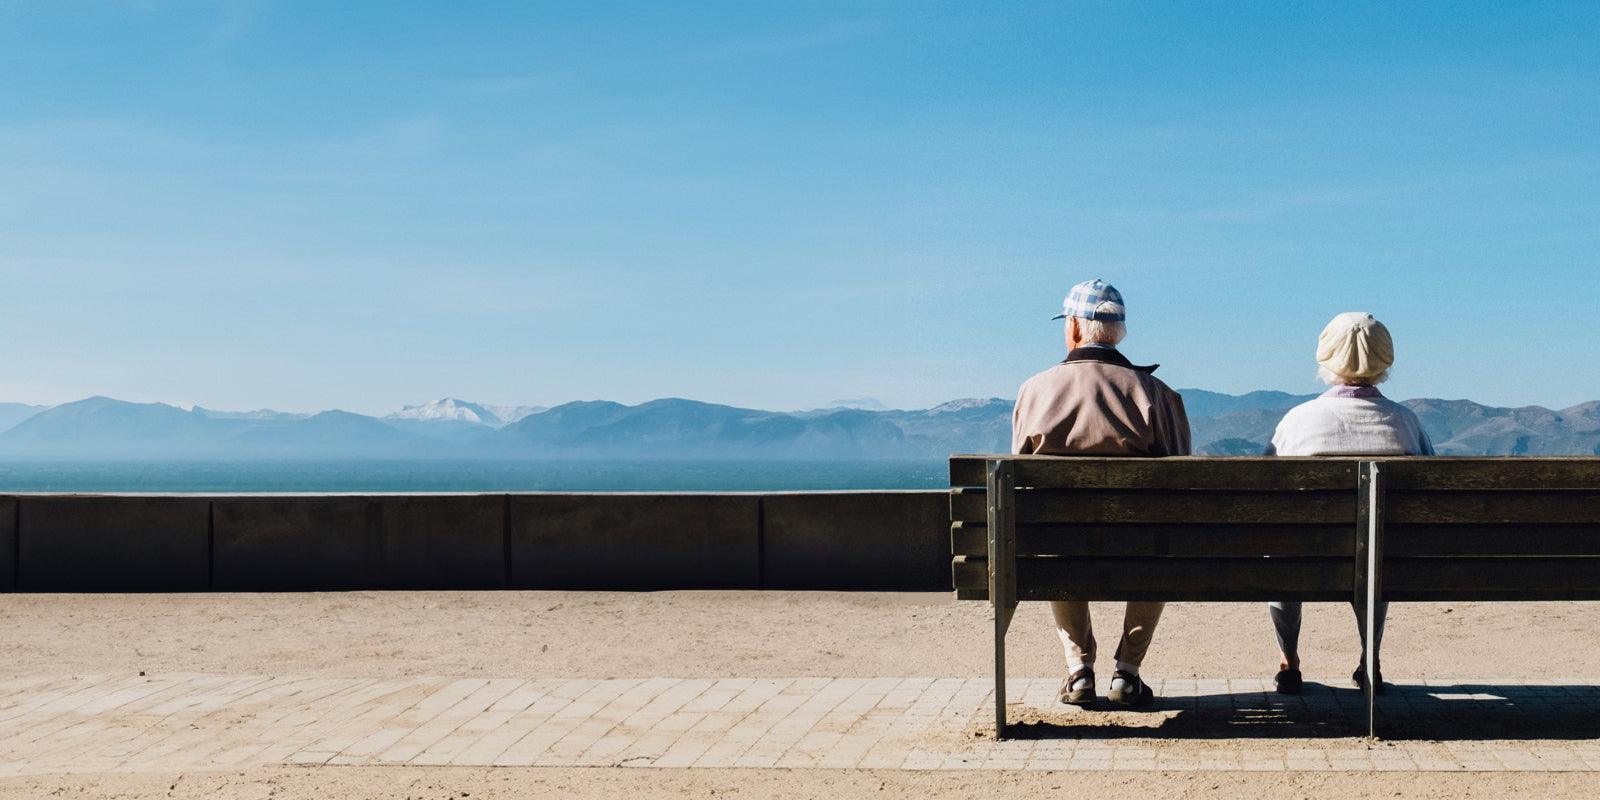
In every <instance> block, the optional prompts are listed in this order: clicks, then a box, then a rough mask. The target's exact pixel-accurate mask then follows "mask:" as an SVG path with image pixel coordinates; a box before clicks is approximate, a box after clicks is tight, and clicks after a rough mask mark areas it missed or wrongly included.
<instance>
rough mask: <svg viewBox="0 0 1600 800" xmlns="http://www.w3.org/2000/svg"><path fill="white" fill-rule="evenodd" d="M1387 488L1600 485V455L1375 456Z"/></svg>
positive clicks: (1506, 487) (1428, 488)
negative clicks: (1489, 456)
mask: <svg viewBox="0 0 1600 800" xmlns="http://www.w3.org/2000/svg"><path fill="white" fill-rule="evenodd" d="M1378 460H1380V461H1382V463H1383V470H1384V480H1385V481H1386V482H1387V485H1388V487H1389V490H1390V491H1413V490H1430V489H1435V490H1437V489H1545V488H1560V487H1568V488H1587V489H1600V458H1593V457H1587V456H1582V457H1571V458H1550V457H1540V458H1526V457H1503V458H1448V459H1441V458H1407V459H1393V460H1389V459H1378Z"/></svg>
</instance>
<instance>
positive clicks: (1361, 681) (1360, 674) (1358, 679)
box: [1350, 667, 1383, 694]
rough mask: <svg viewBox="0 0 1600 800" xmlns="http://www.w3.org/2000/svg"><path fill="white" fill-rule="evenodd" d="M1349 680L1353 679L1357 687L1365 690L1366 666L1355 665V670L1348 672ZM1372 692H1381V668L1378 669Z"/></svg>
mask: <svg viewBox="0 0 1600 800" xmlns="http://www.w3.org/2000/svg"><path fill="white" fill-rule="evenodd" d="M1350 680H1352V681H1355V683H1356V688H1357V689H1360V690H1362V691H1366V690H1367V668H1366V667H1356V671H1355V672H1352V673H1350ZM1372 693H1373V694H1383V670H1381V669H1380V670H1378V685H1376V686H1374V687H1372Z"/></svg>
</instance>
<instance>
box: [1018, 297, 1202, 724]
mask: <svg viewBox="0 0 1600 800" xmlns="http://www.w3.org/2000/svg"><path fill="white" fill-rule="evenodd" d="M1056 319H1064V320H1066V339H1067V358H1066V360H1065V361H1062V362H1061V363H1060V364H1057V365H1055V366H1053V367H1051V368H1050V369H1047V370H1045V371H1044V372H1041V373H1039V374H1037V375H1035V376H1033V377H1032V378H1029V379H1028V381H1027V382H1026V383H1024V384H1022V390H1021V391H1020V392H1018V394H1017V406H1016V409H1015V410H1014V411H1013V412H1012V418H1011V449H1012V450H1013V451H1014V452H1017V453H1022V454H1027V453H1040V454H1048V455H1066V456H1091V455H1092V456H1180V455H1188V454H1189V418H1188V416H1187V415H1186V414H1185V413H1184V410H1183V398H1182V397H1181V396H1180V395H1179V394H1178V393H1177V392H1174V391H1173V390H1172V389H1170V388H1168V387H1167V385H1166V384H1165V383H1162V382H1161V381H1160V380H1158V379H1156V377H1155V376H1154V375H1152V374H1151V373H1153V372H1155V370H1156V368H1155V366H1149V367H1139V366H1134V365H1133V364H1131V363H1129V362H1128V359H1126V358H1124V357H1123V355H1122V353H1121V352H1119V351H1118V350H1117V345H1118V344H1119V343H1121V341H1122V338H1123V336H1124V335H1126V333H1127V323H1126V310H1125V307H1124V306H1123V303H1122V294H1121V293H1120V292H1118V291H1117V290H1116V288H1115V287H1113V286H1112V285H1111V284H1109V283H1106V282H1105V281H1102V280H1093V281H1087V282H1084V283H1080V284H1078V285H1077V286H1074V287H1072V291H1071V292H1069V293H1068V294H1067V297H1066V300H1065V301H1064V302H1063V303H1062V311H1061V314H1060V316H1057V317H1056ZM1163 605H1164V604H1163V603H1151V602H1145V603H1129V604H1128V607H1127V610H1126V613H1125V615H1124V617H1123V621H1122V641H1121V642H1120V643H1119V644H1118V645H1117V652H1116V662H1117V663H1116V672H1115V673H1114V674H1113V676H1112V678H1111V685H1110V689H1109V691H1108V692H1107V695H1106V696H1107V699H1109V700H1110V701H1111V702H1113V703H1117V704H1119V705H1126V706H1139V705H1145V704H1147V703H1149V702H1151V701H1152V700H1153V699H1154V694H1153V693H1152V692H1151V691H1150V687H1149V686H1147V685H1146V684H1145V682H1144V681H1143V680H1142V679H1140V677H1139V665H1140V664H1141V663H1142V662H1143V661H1144V655H1145V651H1146V650H1148V649H1149V647H1150V637H1151V636H1152V634H1154V632H1155V628H1156V623H1157V622H1158V621H1159V620H1160V619H1161V609H1162V607H1163ZM1050 607H1051V611H1052V612H1053V613H1054V615H1055V622H1056V634H1057V635H1058V636H1060V638H1061V644H1062V647H1063V648H1064V649H1065V650H1066V655H1067V675H1068V676H1067V682H1066V683H1065V684H1063V685H1062V687H1061V702H1063V703H1071V704H1073V705H1080V706H1082V705H1088V704H1090V703H1092V702H1094V699H1095V693H1094V691H1095V688H1094V687H1095V683H1094V659H1095V640H1094V627H1093V625H1092V624H1091V623H1090V619H1089V604H1088V603H1086V602H1081V601H1066V602H1061V601H1058V602H1053V603H1051V604H1050Z"/></svg>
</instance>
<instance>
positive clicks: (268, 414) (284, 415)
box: [193, 406, 311, 422]
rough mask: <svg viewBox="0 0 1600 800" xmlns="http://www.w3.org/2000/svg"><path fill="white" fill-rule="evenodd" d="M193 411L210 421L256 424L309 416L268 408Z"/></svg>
mask: <svg viewBox="0 0 1600 800" xmlns="http://www.w3.org/2000/svg"><path fill="white" fill-rule="evenodd" d="M193 411H194V413H196V414H204V415H205V416H207V417H210V418H212V419H248V420H255V421H258V422H283V421H287V420H295V419H305V418H306V417H309V416H311V415H310V414H296V413H292V412H286V411H273V410H272V409H269V408H263V409H260V410H257V411H216V410H213V409H209V408H201V407H200V406H195V407H194V409H193Z"/></svg>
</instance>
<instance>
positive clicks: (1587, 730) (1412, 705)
mask: <svg viewBox="0 0 1600 800" xmlns="http://www.w3.org/2000/svg"><path fill="white" fill-rule="evenodd" d="M1365 702H1366V701H1365V698H1364V697H1363V695H1362V694H1361V692H1360V691H1358V690H1356V689H1353V688H1345V687H1331V686H1327V685H1324V684H1316V683H1311V682H1307V683H1306V686H1305V692H1304V694H1302V695H1299V696H1297V697H1292V696H1285V695H1279V694H1276V693H1272V692H1266V693H1259V692H1255V693H1233V694H1229V693H1220V694H1197V695H1180V696H1175V697H1161V698H1157V700H1156V704H1155V705H1154V706H1152V707H1151V708H1149V709H1145V710H1140V711H1129V710H1125V709H1114V708H1112V707H1110V706H1107V705H1100V706H1092V707H1090V708H1085V709H1078V708H1072V707H1069V706H1064V705H1057V706H1054V707H1052V708H1049V709H1046V708H1039V707H1034V706H1022V705H1016V706H1011V707H1010V709H1009V711H1008V716H1009V718H1010V721H1009V724H1008V725H1007V726H1006V728H1007V730H1006V734H1007V738H1012V739H1036V740H1037V739H1076V740H1085V739H1087V740H1094V739H1129V738H1145V739H1255V738H1259V739H1277V738H1283V739H1296V738H1302V739H1318V738H1348V737H1360V736H1365V735H1366V732H1367V721H1366V705H1365ZM1377 729H1378V736H1379V738H1382V739H1387V740H1391V741H1403V740H1413V741H1470V740H1496V739H1547V740H1570V739H1600V686H1541V685H1529V684H1513V685H1494V684H1485V683H1459V684H1449V685H1426V686H1425V685H1416V684H1410V685H1408V684H1395V685H1391V686H1390V687H1389V690H1388V691H1387V692H1385V693H1384V694H1383V695H1382V696H1380V697H1379V698H1378V713H1377ZM988 732H989V733H991V734H992V732H993V727H992V721H991V725H990V727H989V728H988Z"/></svg>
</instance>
